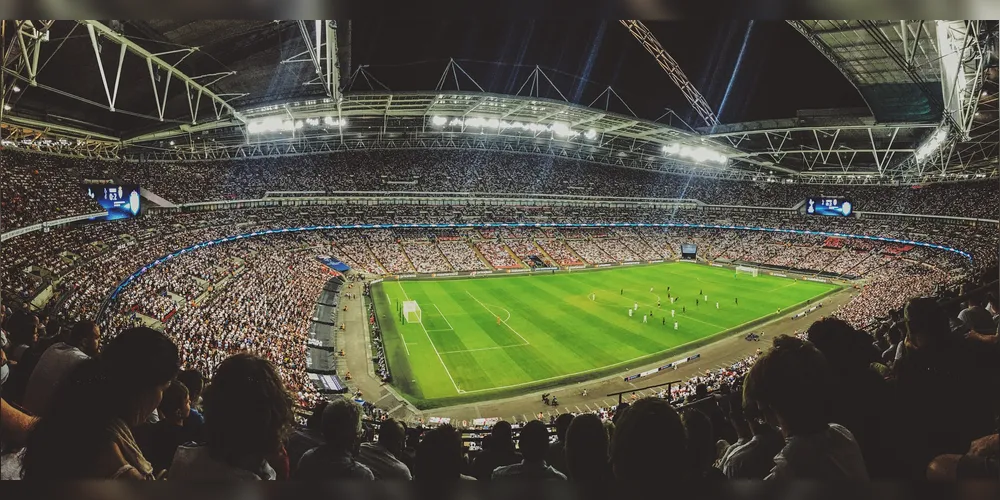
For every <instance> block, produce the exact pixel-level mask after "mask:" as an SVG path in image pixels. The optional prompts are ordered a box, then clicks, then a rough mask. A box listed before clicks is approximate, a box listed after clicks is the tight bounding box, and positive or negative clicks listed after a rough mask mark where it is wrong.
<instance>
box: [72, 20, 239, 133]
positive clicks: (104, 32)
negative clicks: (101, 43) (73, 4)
mask: <svg viewBox="0 0 1000 500" xmlns="http://www.w3.org/2000/svg"><path fill="white" fill-rule="evenodd" d="M80 23H82V24H84V25H85V26H87V29H88V31H89V30H94V31H95V32H96V33H95V34H100V36H102V37H104V38H107V39H108V40H111V41H112V42H114V43H117V44H119V45H121V46H122V47H124V48H125V49H128V51H130V52H132V53H134V54H136V55H138V56H139V57H142V58H143V59H145V60H146V64H147V65H148V66H149V68H150V76H151V77H152V78H153V89H154V97H155V98H156V100H157V110H158V111H159V114H160V119H161V120H162V119H163V110H164V109H165V106H166V101H167V93H166V90H164V95H163V100H162V104H161V103H160V98H159V95H158V94H159V93H158V91H157V90H156V78H155V74H154V73H153V65H156V67H157V68H159V69H162V70H164V71H165V72H166V73H167V82H168V85H169V82H170V78H171V77H174V78H177V79H178V80H181V81H183V82H185V83H186V84H188V85H189V86H190V88H191V89H193V90H195V91H198V92H200V93H201V94H203V95H204V96H206V97H208V98H209V99H211V100H212V101H214V102H216V103H217V104H218V105H219V107H220V108H221V109H222V110H224V111H228V112H229V113H230V114H231V115H232V116H233V117H234V118H236V119H237V120H239V121H241V122H246V119H245V118H244V117H243V114H242V113H240V112H239V111H237V110H236V108H234V107H233V106H232V105H230V104H229V103H228V102H226V101H225V100H224V99H223V98H221V97H219V96H218V95H217V94H215V92H212V91H211V90H209V89H208V88H207V87H205V86H204V85H202V84H200V83H198V81H197V78H192V77H190V76H188V75H186V74H185V73H184V72H182V71H181V70H179V69H177V67H176V66H174V65H172V64H170V63H167V62H166V61H164V60H163V59H160V58H159V56H157V55H156V54H153V53H151V52H149V51H148V50H146V49H144V48H142V47H141V46H139V45H138V44H136V43H135V42H133V41H131V40H129V39H128V38H125V37H124V36H122V35H119V34H118V33H116V32H115V31H114V30H112V29H111V28H109V27H107V26H105V25H104V24H103V23H101V22H100V21H97V20H92V19H85V20H82V21H80ZM191 50H192V51H193V50H197V49H191Z"/></svg>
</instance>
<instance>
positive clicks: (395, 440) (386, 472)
mask: <svg viewBox="0 0 1000 500" xmlns="http://www.w3.org/2000/svg"><path fill="white" fill-rule="evenodd" d="M405 439H406V428H405V427H403V424H402V423H401V422H399V421H398V420H396V419H393V418H387V419H385V420H383V421H382V422H381V424H380V425H379V429H378V442H377V443H361V450H360V452H359V453H358V462H361V463H362V464H364V465H366V466H367V467H368V468H369V469H371V471H372V474H374V475H375V479H401V480H405V481H409V480H410V479H413V477H412V476H411V474H410V469H409V467H407V466H406V464H404V463H403V462H402V461H401V460H400V459H399V458H398V457H401V456H402V455H403V441H404V440H405Z"/></svg>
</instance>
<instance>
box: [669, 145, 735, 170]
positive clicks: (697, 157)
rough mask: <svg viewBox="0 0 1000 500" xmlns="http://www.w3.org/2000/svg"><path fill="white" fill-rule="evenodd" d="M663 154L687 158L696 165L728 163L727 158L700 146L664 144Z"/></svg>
mask: <svg viewBox="0 0 1000 500" xmlns="http://www.w3.org/2000/svg"><path fill="white" fill-rule="evenodd" d="M663 154H665V155H667V156H674V157H680V158H687V159H689V160H694V161H696V162H698V163H715V164H719V165H725V164H726V163H728V162H729V157H728V156H726V155H724V154H722V153H719V152H718V151H715V150H714V149H710V148H706V147H701V146H684V145H681V144H666V145H664V146H663Z"/></svg>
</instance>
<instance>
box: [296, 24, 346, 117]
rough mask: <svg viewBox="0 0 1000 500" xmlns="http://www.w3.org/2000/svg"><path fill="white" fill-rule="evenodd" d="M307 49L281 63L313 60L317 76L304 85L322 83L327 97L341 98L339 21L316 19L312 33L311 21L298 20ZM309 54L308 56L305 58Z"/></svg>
mask: <svg viewBox="0 0 1000 500" xmlns="http://www.w3.org/2000/svg"><path fill="white" fill-rule="evenodd" d="M296 23H297V24H298V26H299V32H300V33H301V34H302V41H303V42H304V43H305V45H306V50H305V51H304V52H300V53H298V54H295V55H294V56H292V57H290V58H288V59H285V60H284V61H281V64H289V63H303V62H311V63H312V64H313V67H314V68H315V70H316V77H315V78H313V79H312V80H309V81H307V82H304V83H303V85H322V86H323V91H324V92H325V93H326V96H327V97H330V98H332V99H335V100H340V98H341V95H340V65H339V62H338V61H337V22H336V21H333V20H329V19H327V20H318V19H317V20H315V21H313V22H312V23H311V24H312V30H313V31H312V32H311V33H310V22H309V21H296ZM306 56H308V58H305V57H306Z"/></svg>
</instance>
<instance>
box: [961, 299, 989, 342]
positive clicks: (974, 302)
mask: <svg viewBox="0 0 1000 500" xmlns="http://www.w3.org/2000/svg"><path fill="white" fill-rule="evenodd" d="M958 319H959V320H960V321H961V322H962V329H963V330H964V331H967V332H968V333H967V334H966V336H967V337H968V338H969V339H971V340H976V341H979V342H984V343H987V344H996V343H997V338H998V337H997V325H996V322H994V320H993V315H992V314H990V312H989V311H987V310H986V308H985V307H983V301H982V299H981V298H979V297H977V296H972V297H969V300H968V301H967V302H966V308H965V309H963V310H962V312H960V313H958Z"/></svg>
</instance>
